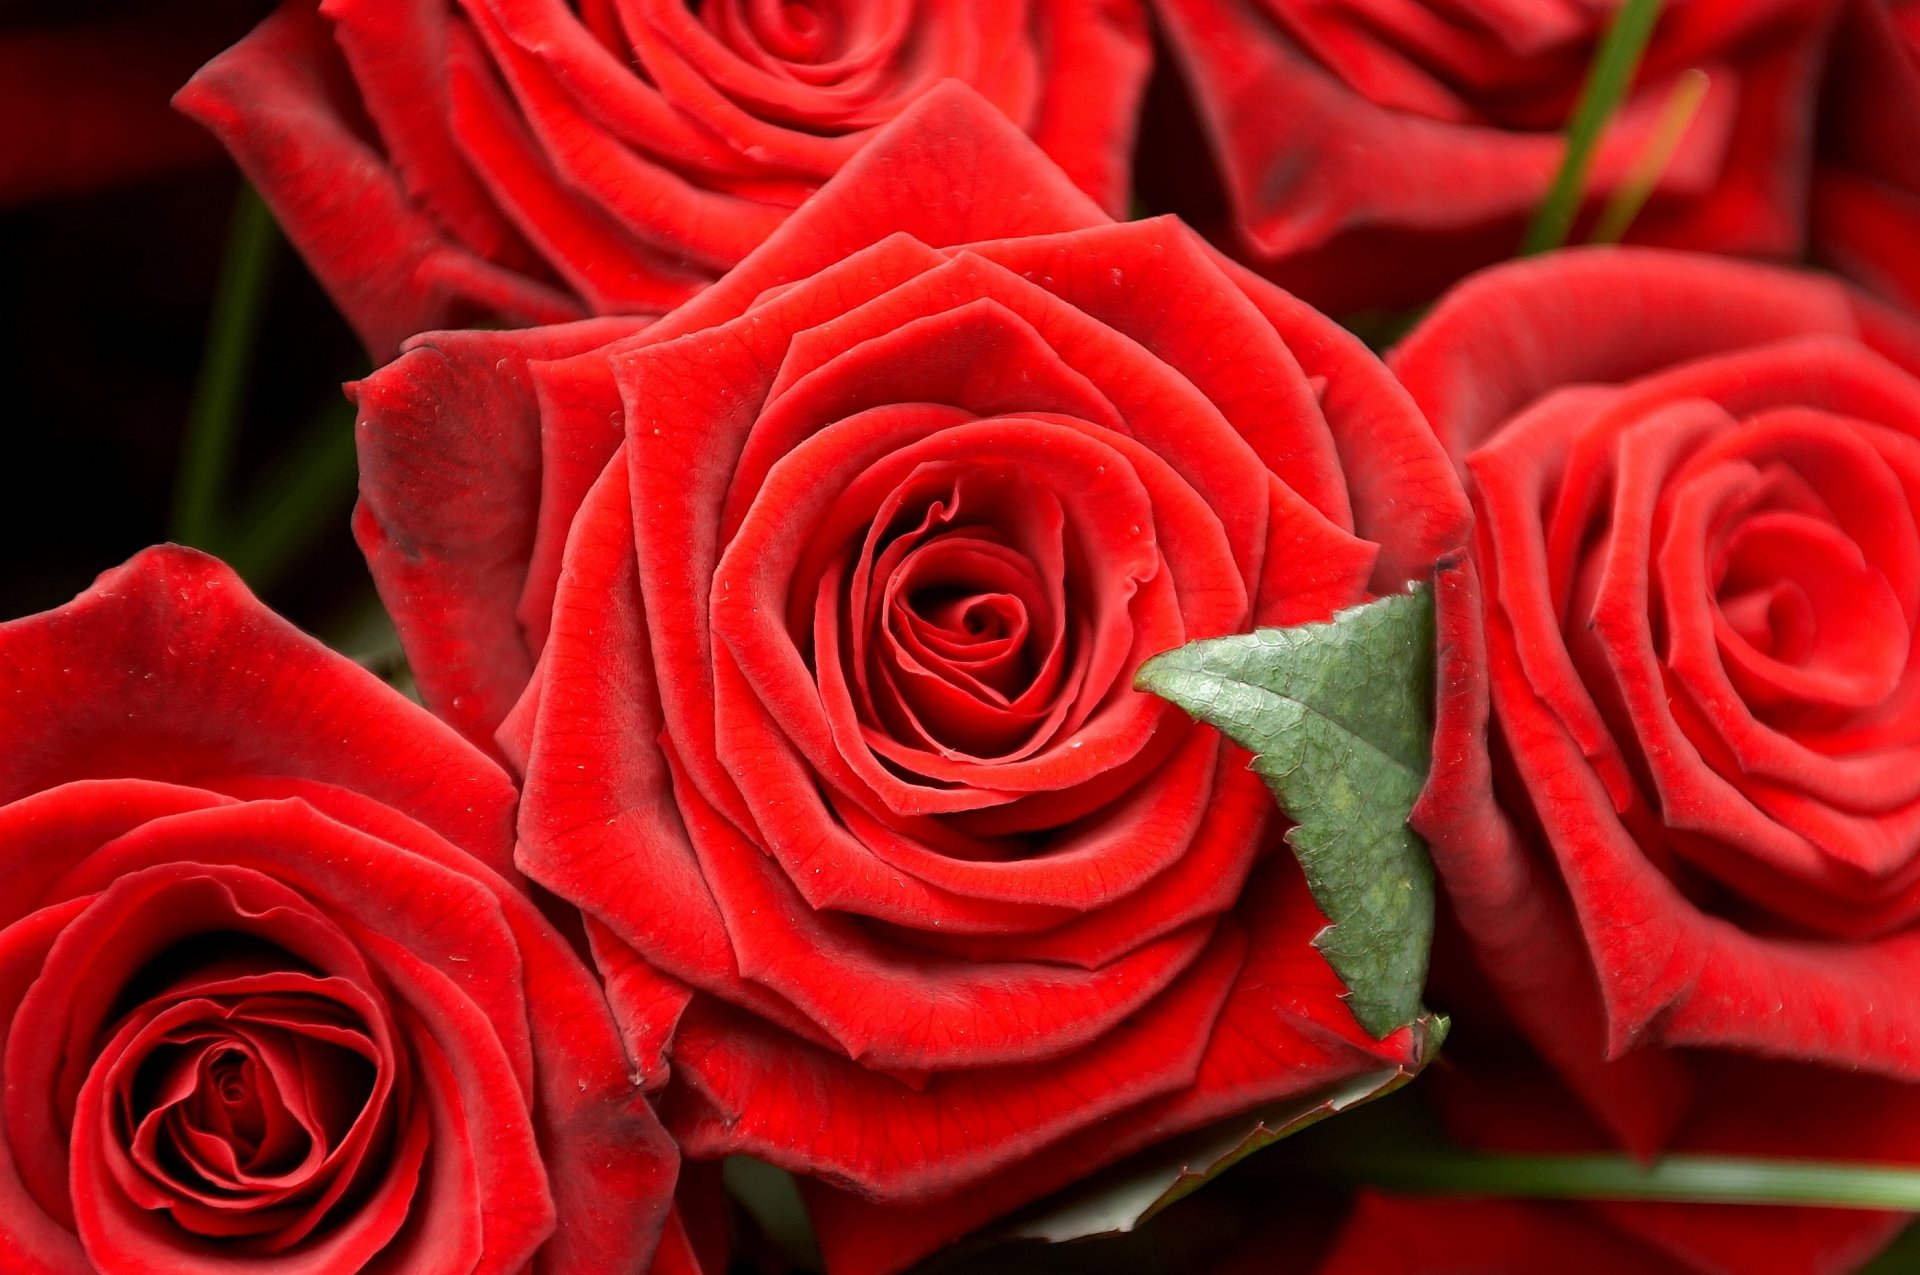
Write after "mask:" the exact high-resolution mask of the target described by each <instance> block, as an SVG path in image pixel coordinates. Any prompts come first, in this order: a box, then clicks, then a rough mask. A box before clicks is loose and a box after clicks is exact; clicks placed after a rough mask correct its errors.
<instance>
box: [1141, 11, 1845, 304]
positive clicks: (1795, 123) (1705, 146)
mask: <svg viewBox="0 0 1920 1275" xmlns="http://www.w3.org/2000/svg"><path fill="white" fill-rule="evenodd" d="M1156 6H1157V12H1158V14H1159V16H1160V19H1161V24H1162V27H1163V29H1164V31H1165V32H1166V36H1167V40H1168V43H1169V44H1170V45H1171V47H1172V49H1173V51H1174V53H1175V55H1176V57H1177V60H1178V63H1179V66H1180V68H1181V69H1182V71H1183V72H1184V75H1185V81H1186V84H1187V87H1188V91H1189V92H1190V93H1191V94H1192V96H1193V97H1194V99H1195V101H1196V105H1197V107H1198V110H1199V114H1200V118H1201V123H1202V127H1203V129H1204V131H1205V133H1206V136H1207V139H1208V141H1209V143H1210V144H1211V147H1212V150H1213V153H1214V158H1215V161H1216V163H1217V165H1218V168H1219V171H1220V175H1221V178H1222V180H1223V182H1224V184H1225V187H1226V194H1227V202H1228V205H1229V208H1228V215H1229V218H1230V221H1231V225H1230V226H1229V227H1227V228H1226V230H1225V236H1226V238H1227V240H1228V241H1230V242H1231V244H1232V246H1233V249H1234V251H1235V252H1237V253H1239V254H1241V255H1243V256H1244V257H1245V258H1246V259H1247V260H1249V261H1250V262H1252V263H1254V264H1256V265H1258V266H1259V267H1260V268H1261V269H1262V270H1263V271H1266V272H1268V273H1269V274H1270V275H1271V276H1272V277H1273V278H1274V279H1275V280H1276V281H1278V282H1279V283H1281V284H1282V285H1283V286H1285V287H1289V288H1292V289H1294V290H1295V291H1296V292H1299V293H1300V294H1301V295H1302V296H1304V297H1306V298H1307V299H1309V300H1311V301H1313V302H1314V303H1315V304H1319V305H1324V306H1332V307H1337V308H1346V307H1357V306H1369V305H1402V304H1408V303H1412V302H1416V301H1421V300H1424V299H1426V298H1428V297H1430V296H1432V295H1433V294H1434V292H1436V291H1438V290H1439V289H1440V288H1441V287H1443V286H1444V285H1445V284H1447V283H1448V282H1450V281H1452V280H1454V279H1457V278H1459V277H1460V276H1461V275H1463V274H1465V273H1467V272H1468V271H1469V270H1472V269H1473V268H1475V267H1477V266H1481V265H1486V264H1488V263H1491V262H1495V261H1499V260H1501V259H1503V258H1505V257H1508V256H1511V255H1512V254H1513V251H1514V248H1515V246H1516V245H1517V244H1518V242H1519V239H1520V236H1521V232H1522V228H1523V226H1524V224H1525V222H1526V219H1527V218H1528V217H1529V216H1530V215H1531V214H1532V212H1533V211H1534V209H1535V208H1536V207H1538V206H1539V204H1540V202H1541V201H1542V199H1543V198H1544V196H1545V194H1546V191H1547V186H1548V184H1549V183H1550V182H1551V180H1552V178H1553V175H1554V173H1555V171H1556V170H1557V169H1558V168H1559V166H1560V160H1561V155H1562V150H1563V144H1562V137H1561V132H1562V129H1563V128H1564V126H1565V124H1566V121H1567V116H1568V115H1569V113H1570V112H1571V110H1572V106H1573V101H1574V98H1575V96H1576V94H1577V93H1578V90H1579V87H1580V84H1581V81H1582V79H1583V77H1584V75H1585V73H1586V68H1587V66H1588V64H1589V63H1590V62H1591V61H1592V59H1593V53H1594V49H1595V46H1596V44H1597V43H1598V41H1599V39H1600V37H1601V35H1602V34H1603V33H1604V31H1605V29H1606V26H1607V24H1608V23H1609V22H1610V21H1611V10H1612V8H1613V7H1614V6H1612V5H1607V4H1529V5H1508V4H1501V5H1479V6H1462V5H1460V4H1456V3H1436V2H1435V0H1408V2H1407V3H1404V4H1396V5H1392V6H1381V5H1378V4H1362V3H1356V2H1353V0H1337V2H1334V3H1309V2H1308V0H1156ZM1833 8H1834V5H1833V3H1832V0H1756V2H1754V3H1740V4H1708V3H1701V2H1698V0H1696V2H1695V3H1679V4H1673V5H1670V6H1668V11H1667V12H1666V14H1665V15H1664V16H1663V18H1662V20H1661V24H1660V26H1659V28H1658V29H1657V30H1656V31H1655V33H1654V36H1653V39H1652V41H1651V43H1650V44H1649V45H1648V47H1647V52H1646V58H1645V61H1644V62H1643V63H1642V65H1641V69H1640V73H1639V76H1638V78H1637V80H1636V81H1635V87H1634V90H1633V91H1632V93H1631V94H1630V95H1629V96H1628V98H1627V100H1626V101H1625V102H1624V103H1623V105H1622V107H1621V111H1620V114H1619V116H1618V118H1617V119H1616V120H1615V122H1614V123H1613V124H1612V125H1611V126H1610V128H1609V130H1608V133H1607V135H1606V136H1605V138H1604V139H1603V141H1602V143H1601V145H1600V147H1599V149H1598V152H1597V154H1596V157H1595V161H1594V166H1593V170H1592V175H1591V179H1590V183H1589V189H1590V191H1591V192H1593V193H1594V194H1595V195H1596V196H1605V195H1606V194H1608V193H1610V192H1611V191H1612V190H1613V189H1614V188H1615V187H1616V186H1617V185H1619V183H1620V182H1621V179H1622V178H1623V176H1625V175H1626V174H1627V173H1628V172H1629V171H1630V170H1631V169H1632V168H1633V166H1634V164H1635V163H1636V161H1638V160H1639V159H1640V157H1641V156H1642V155H1643V154H1645V153H1646V151H1647V148H1648V145H1649V142H1650V138H1651V136H1652V133H1653V131H1654V129H1655V127H1656V125H1657V121H1658V119H1659V117H1660V115H1661V112H1662V110H1663V108H1664V106H1665V104H1666V103H1667V101H1668V99H1669V97H1670V95H1671V94H1672V92H1673V89H1674V85H1675V77H1676V76H1679V75H1680V74H1681V73H1683V72H1685V71H1687V70H1689V69H1692V68H1699V69H1701V70H1704V71H1705V72H1706V73H1707V75H1708V76H1709V86H1708V89H1707V93H1706V96H1705V98H1704V100H1703V101H1702V103H1701V105H1700V107H1699V110H1698V112H1697V113H1696V114H1695V116H1694V117H1693V121H1692V123H1691V125H1690V127H1689V128H1688V129H1687V131H1686V133H1685V134H1684V136H1683V138H1682V140H1681V143H1680V145H1679V147H1678V149H1677V150H1676V151H1675V153H1674V154H1673V156H1672V158H1671V160H1670V161H1669V162H1668V163H1667V164H1666V166H1665V168H1664V169H1663V171H1662V172H1661V174H1660V178H1659V182H1658V184H1657V186H1656V188H1655V191H1654V194H1653V197H1652V199H1651V201H1650V202H1649V204H1648V206H1647V207H1646V209H1645V210H1644V211H1643V212H1642V214H1641V215H1640V216H1639V217H1638V218H1637V219H1636V220H1635V222H1634V225H1633V228H1632V233H1631V238H1633V239H1634V240H1636V241H1640V242H1645V243H1651V244H1661V245H1666V246H1672V247H1684V248H1698V249H1706V250H1711V251H1715V252H1731V253H1748V254H1760V255H1766V256H1778V257H1788V256H1794V255H1797V254H1798V253H1799V251H1800V250H1801V247H1802V244H1803V241H1804V239H1805V230H1804V224H1803V223H1804V218H1805V213H1804V211H1803V209H1804V205H1805V202H1806V187H1807V167H1808V164H1809V162H1810V158H1811V150H1812V137H1811V121H1810V117H1811V114H1812V111H1813V97H1814V89H1815V82H1816V79H1817V76H1818V74H1819V66H1820V59H1821V56H1822V53H1823V47H1824V45H1825V42H1826V31H1827V27H1828V24H1829V20H1830V15H1831V12H1832V10H1833ZM1180 161H1181V157H1179V156H1153V155H1148V156H1145V157H1143V160H1142V163H1143V165H1151V164H1154V163H1176V164H1177V163H1179V162H1180Z"/></svg>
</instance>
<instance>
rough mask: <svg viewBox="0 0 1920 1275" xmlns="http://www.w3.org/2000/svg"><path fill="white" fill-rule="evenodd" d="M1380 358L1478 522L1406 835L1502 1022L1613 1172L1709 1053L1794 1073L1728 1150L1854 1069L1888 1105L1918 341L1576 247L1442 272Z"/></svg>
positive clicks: (1747, 1115) (1674, 269)
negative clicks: (1545, 1068) (1469, 726)
mask: <svg viewBox="0 0 1920 1275" xmlns="http://www.w3.org/2000/svg"><path fill="white" fill-rule="evenodd" d="M1391 364H1392V366H1393V368H1394V369H1395V371H1396V372H1397V373H1398V374H1399V376H1400V378H1401V380H1402V381H1403V383H1404V384H1405V385H1406V386H1407V387H1408V389H1409V390H1410V391H1411V392H1412V393H1413V395H1414V397H1415V399H1416V400H1417V401H1418V402H1420V404H1421V405H1422V406H1423V408H1424V409H1425V410H1426V412H1427V414H1428V416H1429V419H1430V420H1431V421H1432V422H1433V426H1434V428H1435V430H1436V431H1437V432H1438V434H1439V436H1440V438H1441V440H1442V441H1443V442H1444V443H1445V444H1446V446H1447V449H1448V451H1449V452H1450V453H1451V454H1452V455H1453V456H1454V458H1455V460H1456V462H1457V463H1458V464H1460V465H1461V467H1462V468H1463V470H1464V471H1465V474H1466V477H1467V482H1468V490H1469V495H1470V498H1471V499H1472V501H1473V503H1474V506H1475V510H1476V513H1477V514H1478V526H1477V532H1476V538H1475V543H1474V552H1473V565H1474V567H1475V568H1476V573H1475V574H1474V575H1472V576H1462V577H1459V578H1457V579H1456V580H1455V581H1454V582H1453V583H1455V584H1457V585H1459V586H1460V587H1462V588H1463V589H1464V590H1465V591H1466V592H1467V593H1468V594H1469V595H1471V596H1472V597H1474V598H1475V599H1476V602H1475V604H1474V605H1471V606H1460V607H1457V608H1453V609H1451V610H1448V609H1444V608H1443V612H1442V614H1443V616H1451V617H1452V619H1453V620H1454V621H1456V622H1457V623H1455V624H1454V625H1452V626H1451V627H1450V629H1449V630H1448V631H1447V632H1446V633H1444V634H1443V639H1442V652H1441V668H1442V685H1443V687H1445V688H1446V691H1445V694H1446V695H1447V696H1449V697H1452V698H1454V699H1457V700H1458V701H1460V702H1461V704H1462V705H1463V706H1464V707H1463V708H1462V710H1461V711H1458V712H1457V713H1454V714H1449V713H1447V712H1444V711H1443V713H1442V715H1441V725H1440V732H1439V735H1438V737H1437V739H1436V744H1435V767H1436V772H1437V773H1438V774H1440V775H1444V776H1448V778H1446V779H1445V780H1444V781H1441V782H1437V783H1436V785H1435V786H1434V787H1433V788H1431V789H1430V791H1429V794H1428V797H1427V799H1426V801H1425V802H1424V804H1423V807H1422V808H1421V809H1420V810H1419V811H1417V812H1416V822H1417V823H1418V824H1420V826H1422V828H1423V830H1424V831H1425V832H1426V833H1427V836H1428V839H1429V842H1430V844H1431V845H1432V847H1433V850H1434V857H1435V862H1436V864H1437V865H1438V866H1439V868H1440V872H1441V875H1442V877H1443V879H1444V881H1445V883H1446V886H1447V892H1448V895H1449V898H1450V899H1451V900H1452V902H1453V904H1454V906H1455V908H1456V910H1457V912H1458V914H1459V918H1460V921H1461V923H1462V928H1463V929H1464V930H1465V932H1466V934H1467V936H1468V938H1469V940H1470V941H1471V944H1472V946H1473V949H1474V951H1475V953H1476V955H1477V956H1478V958H1479V964H1480V965H1481V966H1482V968H1483V969H1484V970H1485V971H1486V973H1487V975H1488V976H1489V978H1490V981H1491V982H1492V983H1493V985H1494V986H1495V988H1496V989H1497V991H1498V993H1499V995H1500V998H1501V1000H1502V1001H1503V1003H1504V1004H1505V1006H1506V1008H1507V1010H1508V1011H1509V1012H1510V1013H1511V1014H1512V1015H1513V1016H1514V1018H1515V1019H1516V1021H1517V1022H1518V1023H1519V1025H1520V1027H1521V1029H1522V1031H1523V1032H1524V1034H1525V1035H1526V1036H1527V1037H1528V1039H1529V1040H1530V1041H1531V1042H1532V1043H1533V1045H1534V1047H1535V1048H1537V1049H1538V1051H1539V1052H1540V1053H1541V1054H1542V1055H1543V1056H1544V1057H1545V1058H1547V1059H1548V1060H1549V1061H1550V1063H1551V1064H1552V1066H1553V1068H1554V1069H1555V1070H1556V1071H1557V1072H1558V1073H1559V1074H1560V1076H1561V1077H1562V1079H1563V1080H1564V1081H1565V1082H1566V1083H1567V1085H1568V1086H1569V1087H1570V1088H1571V1089H1572V1090H1573V1091H1574V1092H1575V1093H1576V1094H1577V1095H1578V1097H1579V1098H1580V1100H1581V1101H1582V1102H1583V1103H1584V1104H1585V1106H1586V1107H1587V1109H1588V1110H1589V1111H1590V1112H1591V1113H1592V1114H1593V1116H1594V1117H1595V1118H1596V1119H1597V1120H1598V1122H1599V1123H1600V1124H1601V1126H1602V1127H1604V1128H1605V1129H1606V1130H1607V1131H1608V1133H1609V1134H1610V1135H1611V1136H1612V1137H1614V1138H1616V1139H1618V1140H1620V1141H1621V1142H1623V1143H1625V1144H1626V1145H1627V1146H1628V1147H1630V1148H1632V1149H1633V1150H1635V1151H1637V1152H1641V1153H1651V1152H1653V1151H1655V1150H1657V1149H1659V1148H1660V1147H1661V1146H1663V1145H1667V1144H1668V1143H1669V1141H1670V1139H1672V1138H1673V1137H1674V1136H1675V1131H1676V1130H1679V1131H1681V1132H1682V1134H1683V1135H1684V1132H1685V1131H1686V1130H1688V1129H1690V1128H1696V1127H1698V1125H1699V1122H1700V1121H1701V1120H1702V1119H1703V1118H1704V1117H1703V1116H1702V1115H1701V1112H1702V1111H1703V1110H1706V1109H1707V1108H1708V1106H1710V1105H1711V1104H1712V1103H1715V1102H1720V1101H1724V1100H1725V1099H1726V1095H1727V1090H1726V1087H1725V1086H1724V1084H1722V1083H1721V1082H1720V1081H1718V1080H1715V1079H1713V1078H1712V1076H1713V1075H1714V1074H1716V1073H1715V1072H1714V1069H1715V1068H1717V1067H1719V1066H1721V1064H1720V1063H1718V1062H1711V1061H1707V1060H1712V1059H1716V1058H1719V1057H1720V1056H1721V1055H1722V1054H1723V1053H1724V1054H1731V1055H1735V1056H1738V1057H1743V1058H1744V1057H1750V1056H1758V1057H1764V1058H1773V1059H1782V1060H1791V1061H1794V1062H1797V1063H1800V1064H1804V1066H1803V1068H1802V1069H1801V1070H1800V1071H1785V1072H1783V1073H1782V1076H1783V1077H1784V1079H1782V1080H1781V1081H1780V1082H1779V1089H1778V1091H1777V1092H1773V1093H1770V1094H1768V1095H1767V1096H1766V1097H1765V1099H1764V1100H1762V1099H1761V1098H1759V1097H1758V1096H1757V1095H1756V1096H1754V1097H1753V1099H1752V1101H1751V1104H1750V1105H1749V1106H1748V1107H1747V1108H1746V1109H1745V1111H1744V1113H1743V1115H1742V1117H1741V1118H1744V1119H1746V1120H1747V1121H1749V1122H1750V1123H1752V1124H1754V1125H1755V1126H1756V1127H1757V1126H1760V1125H1766V1126H1769V1127H1772V1126H1774V1125H1777V1124H1778V1123H1779V1121H1780V1115H1779V1109H1780V1108H1782V1107H1786V1108H1792V1107H1794V1106H1795V1105H1796V1104H1798V1103H1802V1102H1804V1103H1807V1104H1815V1103H1817V1102H1818V1101H1819V1098H1818V1093H1819V1091H1820V1087H1821V1086H1822V1085H1823V1084H1825V1083H1826V1080H1825V1079H1822V1078H1823V1077H1824V1078H1832V1077H1834V1076H1837V1075H1839V1074H1841V1073H1847V1072H1864V1073H1867V1074H1869V1075H1872V1076H1877V1077H1881V1078H1883V1079H1888V1080H1894V1081H1901V1082H1905V1083H1903V1084H1900V1085H1891V1086H1886V1090H1887V1092H1889V1093H1891V1094H1893V1095H1895V1101H1894V1108H1895V1111H1896V1114H1898V1115H1899V1118H1901V1119H1906V1118H1908V1117H1907V1115H1906V1114H1904V1112H1903V1111H1902V1109H1901V1108H1900V1103H1902V1102H1906V1101H1907V1099H1906V1098H1905V1095H1908V1094H1910V1092H1911V1090H1910V1087H1909V1086H1910V1084H1911V1082H1912V1081H1913V1080H1915V1079H1916V1078H1920V1053H1917V1052H1916V1050H1915V1045H1914V1042H1915V1040H1916V1039H1920V1035H1916V1030H1917V1029H1920V1000H1917V999H1916V998H1915V995H1914V984H1913V980H1912V978H1911V977H1910V972H1911V968H1912V963H1913V960H1914V957H1915V953H1916V951H1917V950H1920V949H1917V948H1916V943H1920V937H1917V935H1916V930H1915V928H1914V926H1915V920H1916V916H1915V912H1914V908H1913V902H1914V899H1913V883H1914V878H1915V872H1916V862H1917V853H1920V835H1917V833H1920V827H1917V826H1916V824H1915V819H1914V803H1915V797H1916V795H1920V794H1916V793H1915V791H1914V789H1913V783H1912V777H1911V769H1912V759H1913V756H1914V749H1915V748H1916V746H1917V745H1920V733H1916V732H1917V731H1920V724H1917V723H1916V718H1915V716H1914V711H1913V704H1914V702H1915V701H1914V696H1915V693H1916V692H1915V681H1914V676H1913V672H1912V670H1913V667H1914V658H1913V652H1914V627H1913V620H1912V618H1911V617H1913V616H1914V615H1915V614H1916V613H1920V577H1917V576H1916V572H1915V567H1916V563H1917V562H1920V539H1917V538H1916V521H1915V511H1914V509H1915V507H1914V503H1913V502H1914V500H1915V497H1916V496H1920V481H1916V480H1917V479H1920V470H1916V468H1915V460H1916V458H1920V439H1917V438H1916V423H1917V422H1920V375H1916V373H1920V329H1916V327H1915V326H1914V325H1913V324H1911V323H1910V322H1909V321H1906V320H1904V319H1902V318H1901V317H1900V316H1898V315H1897V314H1895V313H1894V312H1893V311H1891V310H1888V309H1886V308H1884V307H1882V306H1881V305H1879V304H1878V303H1876V302H1874V301H1872V300H1870V299H1868V298H1867V297H1865V296H1864V295H1863V294H1859V293H1856V292H1853V291H1851V290H1849V289H1848V288H1846V287H1844V286H1842V285H1841V284H1839V283H1837V282H1835V281H1833V280H1831V279H1824V278H1819V277H1816V276H1812V275H1807V274H1798V273H1793V272H1789V271H1784V270H1776V269H1772V268H1767V267H1761V266H1755V265H1747V264H1741V263H1735V262H1730V261H1725V260H1720V259H1714V258H1708V257H1701V256H1691V255H1686V254H1677V253H1663V252H1658V251H1653V250H1633V249H1617V250H1590V251H1581V252H1570V253H1565V254H1559V255H1556V256H1555V257H1553V258H1551V259H1544V260H1542V261H1539V262H1529V263H1524V264H1516V265H1511V266H1505V267H1500V268H1497V269H1495V270H1492V271H1488V272H1486V273H1484V274H1482V275H1479V276H1477V277H1475V278H1474V279H1472V280H1470V281H1468V282H1467V283H1465V284H1463V285H1462V286H1461V287H1460V288H1459V289H1457V290H1456V291H1455V292H1454V293H1452V294H1451V295H1450V296H1449V297H1448V298H1446V299H1445V300H1443V301H1442V302H1441V304H1440V305H1439V306H1438V307H1437V308H1436V309H1435V310H1434V312H1433V313H1432V314H1431V315H1430V316H1429V318H1428V319H1427V320H1426V321H1425V322H1424V323H1423V324H1422V325H1421V326H1420V327H1419V328H1418V329H1416V330H1415V332H1414V333H1413V334H1412V335H1410V336H1409V337H1408V338H1407V340H1406V341H1405V342H1404V343H1403V344H1402V345H1401V346H1400V347H1399V348H1398V349H1397V350H1396V351H1395V352H1394V355H1393V357H1392V360H1391ZM1489 706H1490V716H1487V714H1488V713H1489ZM1476 719H1478V720H1479V721H1482V722H1484V723H1485V724H1486V729H1487V731H1488V736H1487V737H1486V738H1483V737H1482V736H1481V735H1480V734H1479V732H1478V731H1475V730H1466V731H1459V732H1456V731H1455V730H1453V729H1451V728H1450V725H1449V723H1452V724H1454V725H1459V724H1462V723H1473V722H1474V721H1475V720H1476ZM1489 745H1490V747H1489ZM1489 757H1490V758H1491V764H1489ZM1701 1051H1705V1052H1704V1053H1702V1052H1701ZM1736 1123H1737V1122H1736ZM1860 1132H1861V1138H1860V1139H1859V1140H1856V1141H1855V1142H1853V1143H1851V1144H1845V1145H1840V1146H1838V1147H1835V1146H1830V1145H1823V1146H1822V1147H1821V1149H1820V1152H1819V1153H1820V1154H1824V1155H1828V1156H1839V1157H1841V1158H1846V1156H1847V1155H1848V1154H1849V1153H1852V1154H1858V1155H1862V1156H1868V1155H1875V1154H1878V1151H1877V1150H1875V1148H1877V1147H1878V1145H1879V1144H1878V1143H1876V1142H1873V1141H1872V1130H1861V1131H1860ZM1843 1141H1844V1140H1843ZM1807 1145H1808V1147H1809V1152H1808V1153H1809V1154H1811V1153H1812V1151H1811V1145H1812V1144H1811V1143H1810V1142H1809V1143H1808V1144H1807ZM1789 1149H1790V1148H1789ZM1776 1150H1778V1149H1777V1148H1776Z"/></svg>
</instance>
